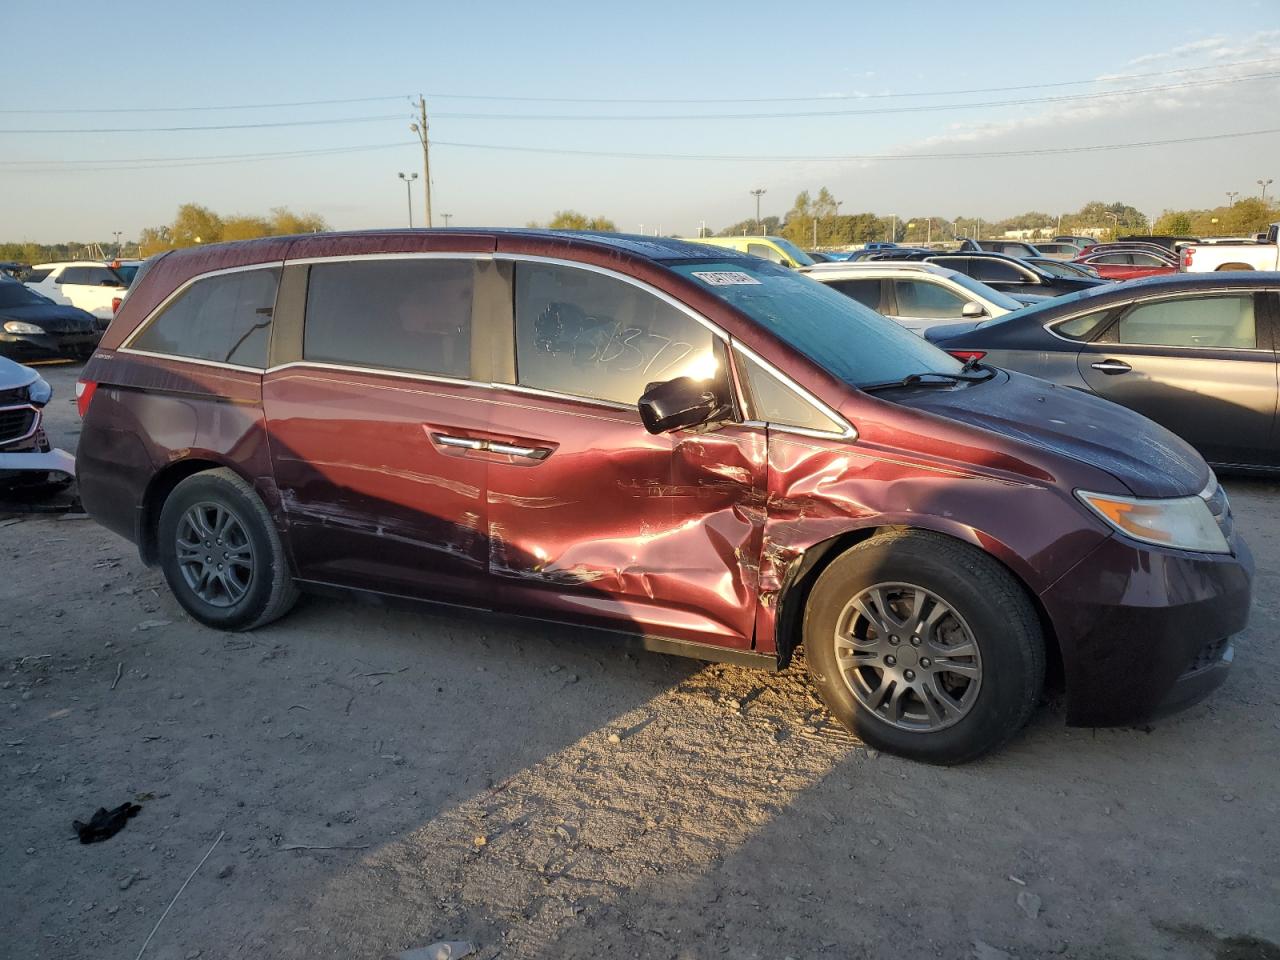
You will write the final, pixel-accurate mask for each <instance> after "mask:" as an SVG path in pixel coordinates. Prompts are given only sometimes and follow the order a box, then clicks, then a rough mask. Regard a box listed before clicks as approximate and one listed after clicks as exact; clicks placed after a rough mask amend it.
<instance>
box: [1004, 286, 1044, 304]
mask: <svg viewBox="0 0 1280 960" xmlns="http://www.w3.org/2000/svg"><path fill="white" fill-rule="evenodd" d="M1003 293H1004V295H1005V296H1006V297H1013V299H1015V300H1017V301H1018V302H1019V303H1020V304H1022V305H1023V306H1024V307H1029V306H1031V304H1033V303H1043V302H1044V301H1046V300H1052V299H1053V297H1052V296H1051V295H1049V294H1046V293H1012V292H1011V291H1009V290H1005V291H1003Z"/></svg>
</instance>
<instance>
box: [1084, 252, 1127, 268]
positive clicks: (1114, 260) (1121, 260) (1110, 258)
mask: <svg viewBox="0 0 1280 960" xmlns="http://www.w3.org/2000/svg"><path fill="white" fill-rule="evenodd" d="M1089 262H1090V263H1102V264H1106V265H1107V266H1119V265H1121V264H1130V263H1133V254H1130V253H1104V254H1099V255H1098V256H1096V257H1093V258H1092V259H1090V261H1089Z"/></svg>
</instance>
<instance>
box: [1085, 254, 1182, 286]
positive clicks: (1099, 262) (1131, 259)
mask: <svg viewBox="0 0 1280 960" xmlns="http://www.w3.org/2000/svg"><path fill="white" fill-rule="evenodd" d="M1071 262H1072V263H1079V264H1083V265H1084V266H1087V267H1093V269H1095V270H1097V271H1098V276H1100V277H1102V278H1103V279H1104V280H1136V279H1138V278H1139V277H1156V276H1159V275H1160V274H1163V273H1177V272H1178V264H1177V261H1176V260H1172V261H1171V260H1170V259H1167V258H1165V257H1162V256H1161V255H1160V254H1158V253H1147V252H1145V251H1142V250H1112V251H1105V252H1094V251H1092V250H1086V251H1085V252H1084V253H1082V254H1081V255H1080V256H1078V257H1076V258H1075V259H1074V260H1072V261H1071Z"/></svg>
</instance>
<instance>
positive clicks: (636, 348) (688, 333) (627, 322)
mask: <svg viewBox="0 0 1280 960" xmlns="http://www.w3.org/2000/svg"><path fill="white" fill-rule="evenodd" d="M715 341H716V338H715V336H714V335H713V334H712V333H711V331H710V330H709V329H707V328H706V327H705V326H703V325H702V324H701V323H699V322H698V321H696V320H694V319H693V318H692V317H690V316H689V315H688V314H687V313H685V312H684V311H682V310H677V309H676V308H675V307H673V306H671V304H669V303H667V302H666V301H665V300H661V299H659V298H658V297H656V296H654V295H653V294H652V293H649V292H647V291H645V290H642V289H640V288H639V287H636V286H635V285H633V284H630V283H626V282H625V281H622V280H619V279H617V278H615V277H609V276H604V275H602V274H599V273H595V272H593V271H589V270H580V269H576V268H573V267H555V266H544V265H542V264H531V263H521V264H518V265H517V267H516V370H517V380H518V382H519V384H520V385H521V386H524V387H536V388H538V389H541V390H550V391H553V392H555V393H565V394H569V395H571V396H577V397H590V398H593V399H597V400H610V401H613V402H615V403H625V404H628V405H630V404H634V403H635V402H636V401H637V400H639V399H640V395H641V394H642V393H644V391H645V388H646V387H647V386H648V385H649V384H650V383H657V382H660V381H664V380H673V379H675V378H676V377H694V378H696V379H699V380H709V379H712V378H713V377H717V376H723V373H724V368H723V359H722V352H721V351H720V350H718V349H717V348H716V342H715Z"/></svg>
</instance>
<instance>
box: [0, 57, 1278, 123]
mask: <svg viewBox="0 0 1280 960" xmlns="http://www.w3.org/2000/svg"><path fill="white" fill-rule="evenodd" d="M1277 77H1280V72H1275V73H1255V74H1246V75H1244V76H1241V77H1219V78H1213V79H1209V80H1188V81H1186V82H1183V83H1169V84H1160V85H1156V86H1151V87H1132V88H1130V89H1127V90H1112V91H1108V92H1106V93H1081V94H1064V95H1061V96H1054V97H1024V98H1014V99H1008V100H985V101H968V102H965V103H946V104H918V105H915V106H907V107H875V108H870V109H858V110H812V111H799V112H791V113H721V114H716V113H703V114H698V113H678V114H545V113H544V114H535V113H505V114H503V113H437V114H435V117H436V118H437V119H440V118H445V119H453V120H503V121H507V120H541V121H545V120H570V121H582V120H626V121H631V122H634V121H637V120H661V121H672V120H699V121H705V120H788V119H801V118H814V117H854V116H872V115H885V114H905V113H926V112H937V111H942V110H971V109H976V108H985V107H1010V106H1025V105H1031V104H1044V103H1079V102H1085V101H1092V100H1106V99H1112V98H1115V97H1130V96H1135V95H1139V94H1145V93H1159V92H1162V91H1167V90H1182V89H1187V88H1190V87H1205V86H1216V85H1220V84H1228V83H1244V82H1247V81H1251V80H1268V79H1275V78H1277ZM401 119H404V117H403V115H402V114H398V113H393V114H382V115H378V116H370V117H340V118H335V119H328V120H279V121H269V122H263V123H228V124H214V125H187V126H177V127H98V128H84V129H31V130H11V129H0V134H6V133H18V134H24V135H33V134H84V133H94V134H100V133H175V132H191V131H200V130H252V129H267V128H272V127H311V126H328V125H334V124H346V123H370V122H376V121H381V120H401Z"/></svg>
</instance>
